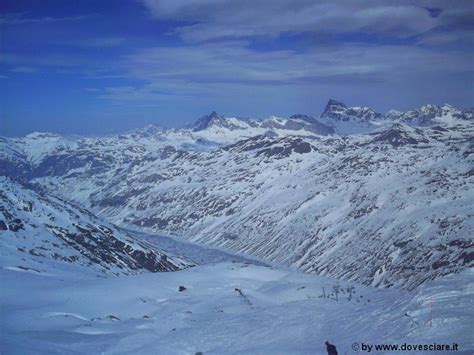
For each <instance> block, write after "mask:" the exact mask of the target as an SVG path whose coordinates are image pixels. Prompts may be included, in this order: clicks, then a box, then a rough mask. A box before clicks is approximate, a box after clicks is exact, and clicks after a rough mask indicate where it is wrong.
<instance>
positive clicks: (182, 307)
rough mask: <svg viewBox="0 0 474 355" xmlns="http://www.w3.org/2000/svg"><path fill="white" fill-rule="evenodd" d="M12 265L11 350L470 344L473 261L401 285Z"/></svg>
mask: <svg viewBox="0 0 474 355" xmlns="http://www.w3.org/2000/svg"><path fill="white" fill-rule="evenodd" d="M6 263H8V260H2V265H1V266H2V268H1V269H0V278H1V279H0V281H1V285H2V291H1V293H0V304H1V311H0V313H1V314H0V319H1V324H0V329H1V338H0V351H1V353H2V354H5V355H6V354H196V353H199V352H201V353H202V354H206V355H207V354H325V347H324V342H325V341H326V340H329V341H330V342H333V343H334V344H335V345H336V346H337V348H338V350H339V354H352V353H354V352H353V350H351V347H352V344H353V343H358V344H360V343H362V342H363V343H365V344H403V343H409V344H431V343H437V344H442V343H447V344H451V343H453V342H456V343H458V344H459V349H460V350H462V352H460V353H465V354H472V352H473V350H474V339H473V337H472V334H471V331H472V325H471V323H470V322H471V321H472V319H473V316H474V306H473V303H472V299H473V293H474V287H473V282H472V281H473V276H474V273H473V272H472V270H467V271H465V272H464V273H462V274H458V275H453V276H450V277H448V278H445V279H441V280H438V281H435V282H432V283H430V284H427V285H425V286H422V287H421V288H419V289H417V290H416V291H415V292H406V291H399V290H394V289H371V288H367V287H362V286H359V285H354V284H350V283H346V282H341V281H337V280H332V279H327V278H322V277H317V276H314V275H306V274H303V273H300V272H296V271H290V270H285V269H277V268H274V267H269V266H265V265H254V264H249V263H246V262H225V261H224V262H218V263H216V264H214V265H212V264H210V265H202V266H197V267H193V268H191V269H187V270H183V271H178V272H167V273H156V274H153V273H147V274H141V275H132V276H120V277H103V276H98V275H95V274H93V273H89V274H88V273H87V272H85V273H84V272H83V270H82V269H81V270H79V269H78V268H77V267H74V266H72V265H62V266H61V264H59V263H58V264H57V265H46V264H44V265H43V266H38V265H36V266H35V267H34V268H26V267H25V266H22V267H18V266H21V265H7V264H6ZM179 286H184V287H185V288H186V289H185V290H184V291H181V292H180V291H178V288H179ZM335 287H336V288H337V287H339V290H340V292H339V294H338V295H337V299H338V300H337V301H336V299H335V298H336V295H335V293H334V291H335ZM324 295H326V298H325V297H324ZM328 297H329V298H328ZM431 303H432V311H430V304H431ZM361 353H364V352H363V351H361ZM372 353H377V354H381V353H383V352H380V351H379V352H375V351H374V350H372ZM387 353H388V352H387ZM396 353H409V352H396ZM416 353H417V354H421V353H423V352H416ZM442 353H444V352H429V351H428V352H426V354H442Z"/></svg>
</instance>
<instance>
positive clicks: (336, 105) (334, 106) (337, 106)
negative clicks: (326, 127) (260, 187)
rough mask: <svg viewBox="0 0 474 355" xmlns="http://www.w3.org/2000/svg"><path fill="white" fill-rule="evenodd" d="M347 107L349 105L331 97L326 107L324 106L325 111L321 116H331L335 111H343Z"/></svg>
mask: <svg viewBox="0 0 474 355" xmlns="http://www.w3.org/2000/svg"><path fill="white" fill-rule="evenodd" d="M346 109H347V106H346V105H345V104H344V103H343V102H341V101H338V100H335V99H329V101H328V103H327V104H326V107H325V108H324V111H323V113H322V114H321V117H324V116H328V115H329V116H331V115H332V114H333V113H335V112H343V111H345V110H346Z"/></svg>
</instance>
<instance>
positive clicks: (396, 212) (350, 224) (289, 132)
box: [0, 99, 474, 290]
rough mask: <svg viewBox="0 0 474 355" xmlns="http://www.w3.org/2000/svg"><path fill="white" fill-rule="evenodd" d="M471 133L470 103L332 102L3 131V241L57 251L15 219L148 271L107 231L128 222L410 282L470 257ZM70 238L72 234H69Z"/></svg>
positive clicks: (358, 276)
mask: <svg viewBox="0 0 474 355" xmlns="http://www.w3.org/2000/svg"><path fill="white" fill-rule="evenodd" d="M473 137H474V121H473V111H472V110H464V111H463V110H459V109H456V108H454V107H452V106H449V105H444V106H436V105H426V106H423V107H421V108H419V109H416V110H413V111H408V112H396V111H390V112H388V113H387V114H381V113H377V112H375V111H374V110H372V109H370V108H367V107H347V106H346V105H344V104H343V103H341V102H338V101H336V100H333V99H331V100H329V102H328V104H327V105H326V108H325V109H324V111H323V113H322V114H321V115H320V117H312V116H308V115H303V114H295V115H292V116H290V117H288V118H280V117H274V116H272V117H270V118H267V119H252V118H236V117H224V116H222V115H220V114H218V113H216V112H212V113H211V114H209V115H207V116H204V117H202V118H200V119H199V120H198V121H197V122H196V123H195V124H194V125H193V126H192V127H189V128H184V129H170V130H164V129H161V128H159V127H154V126H150V127H146V128H144V129H141V130H140V129H138V130H135V131H132V132H129V133H126V134H121V135H110V136H103V137H83V138H74V139H72V138H68V137H64V136H60V135H56V134H51V133H32V134H29V135H27V136H25V137H20V138H5V137H4V138H1V139H0V145H1V150H0V167H1V171H0V173H1V175H4V176H6V177H8V178H3V179H2V194H3V195H2V196H3V200H2V201H3V202H2V203H3V205H2V206H3V207H2V208H3V210H2V211H3V214H4V217H3V222H2V223H3V225H5V226H6V227H7V229H8V232H9V233H10V234H11V235H15V236H20V237H21V238H17V239H12V240H17V241H15V242H12V243H13V244H12V245H16V244H18V248H22V249H24V250H26V252H29V250H35V253H41V252H38V248H39V247H41V248H46V249H48V250H47V251H45V250H43V252H42V254H48V257H50V256H51V255H54V254H55V253H56V254H59V255H60V256H61V257H58V258H59V259H61V258H63V259H64V258H67V257H69V254H67V255H66V254H62V253H63V252H59V251H57V250H56V249H55V248H56V247H55V246H54V245H53V243H56V244H57V241H54V242H53V239H51V240H49V241H48V242H45V243H40V245H39V246H36V247H31V246H29V244H28V243H29V242H28V243H27V242H26V240H27V239H28V238H30V237H28V236H27V235H31V233H30V229H31V230H34V229H35V228H42V229H46V230H48V233H49V235H50V236H51V238H55V240H56V239H57V238H59V242H60V243H62V244H64V243H65V244H64V248H65V247H66V246H67V248H68V249H67V250H68V251H71V253H75V254H74V255H76V256H77V257H78V258H79V259H78V260H81V261H80V262H81V263H88V262H90V260H93V259H91V258H94V256H91V255H92V254H93V253H99V251H97V250H95V251H91V250H90V248H88V247H87V245H89V244H91V243H96V244H97V241H98V240H101V239H103V238H109V237H110V238H111V239H110V240H111V241H110V243H113V244H116V245H119V244H120V242H116V241H115V239H114V238H116V240H118V241H121V243H125V244H123V245H122V244H120V248H119V249H120V250H117V253H118V254H121V253H122V252H123V250H129V251H130V252H126V253H125V252H124V253H123V255H122V256H120V257H114V258H112V259H113V260H111V262H110V265H102V266H101V267H102V268H104V269H107V268H109V269H110V270H115V271H113V272H118V270H117V267H118V265H122V266H123V265H128V266H126V267H125V266H124V270H130V271H133V270H135V269H147V267H146V265H145V264H143V263H140V262H139V260H136V258H135V259H134V258H133V253H134V250H135V249H136V248H138V249H139V250H142V249H143V248H144V247H143V246H141V244H137V243H138V242H137V241H136V240H135V239H133V238H135V237H132V236H126V234H125V235H124V234H121V233H125V232H123V231H122V232H120V231H121V229H120V228H132V229H138V230H142V231H147V232H153V233H160V234H165V235H170V236H174V237H176V238H182V239H186V240H189V241H193V242H199V243H202V244H207V245H212V246H218V247H223V248H226V249H229V250H232V251H235V252H238V253H241V254H245V255H251V256H254V257H258V258H260V259H262V260H265V261H267V262H272V263H277V264H281V265H287V266H291V267H293V268H297V269H300V270H303V271H305V272H309V273H316V274H318V275H323V276H330V277H335V278H340V279H346V280H350V281H356V282H358V283H361V284H364V285H370V286H376V287H399V288H405V289H409V290H411V289H414V288H416V287H418V286H420V285H422V284H423V283H425V282H427V281H429V280H433V279H436V278H439V277H441V276H445V275H448V274H452V273H458V272H460V271H462V270H464V269H466V268H470V267H472V265H473V263H474V249H473V242H472V235H473V230H474V229H473V224H474V222H473V220H474V219H473V214H474V208H473V206H474V189H473V182H474V181H473V174H474V168H473V157H472V153H473ZM5 191H6V192H5ZM12 196H20V198H17V200H15V198H14V197H12ZM45 199H46V200H45ZM19 200H21V201H23V200H25V201H30V200H31V201H33V200H34V201H41V202H33V205H38V204H39V205H40V206H43V205H44V204H47V205H48V206H49V205H51V206H56V207H54V208H56V210H55V211H56V212H55V213H56V214H57V216H56V217H55V220H56V221H58V220H60V218H59V216H60V215H61V214H68V213H69V212H70V211H71V207H66V206H80V208H81V209H83V210H84V211H90V212H84V213H83V214H84V215H82V214H80V213H79V212H78V213H79V217H77V216H76V217H74V218H72V217H71V218H69V217H68V222H67V223H66V225H64V224H59V223H55V221H54V220H51V218H49V217H48V218H49V219H47V218H46V217H45V215H46V216H47V215H48V212H47V210H49V209H50V208H51V207H48V209H47V208H46V207H44V208H43V207H41V208H40V209H38V210H37V211H38V212H37V213H38V214H39V215H41V221H42V222H38V220H36V219H35V218H39V217H38V216H36V217H35V216H34V215H31V213H32V212H31V211H30V212H28V211H23V210H18V208H17V207H15V206H19V205H21V204H19V202H18V201H19ZM45 201H46V202H45ZM64 204H66V205H64ZM57 206H60V207H57ZM78 208H79V207H78ZM6 211H7V213H6ZM12 211H13V212H12ZM68 211H69V212H68ZM25 213H26V215H25ZM81 213H82V212H81ZM53 215H54V214H53ZM91 216H94V217H91ZM95 216H97V217H95ZM33 217H34V218H33ZM77 218H79V219H78V220H77ZM95 218H97V219H98V220H100V221H101V222H100V223H99V222H94V221H96V220H95ZM91 219H92V221H91ZM15 220H20V221H21V223H19V224H22V225H24V226H28V228H29V229H28V233H27V234H21V233H23V231H22V229H21V228H19V229H18V230H17V231H12V230H11V229H10V225H13V226H14V225H15V223H16V222H12V221H15ZM12 223H13V224H12ZM17 224H18V223H17ZM97 224H100V225H101V226H104V228H105V229H103V228H102V227H100V228H99V227H97ZM0 226H2V224H1V223H0ZM78 226H79V227H78ZM115 226H119V227H115ZM13 228H14V229H16V228H17V227H15V226H14V227H13ZM24 228H26V227H24ZM61 228H62V229H61ZM81 228H82V229H81ZM115 228H117V229H115ZM83 229H85V230H83ZM63 230H65V231H66V232H64V233H63ZM15 233H16V234H15ZM18 233H20V234H18ZM25 233H26V232H25ZM107 233H109V234H107ZM67 235H73V236H74V237H67ZM77 235H80V237H77ZM112 235H113V237H112ZM107 236H109V237H107ZM71 238H72V239H71ZM76 238H79V239H78V240H84V243H79V244H81V245H78V243H76V242H74V243H71V240H75V239H76ZM129 238H132V239H129ZM12 240H9V241H10V242H11V241H12ZM20 241H21V242H20ZM3 243H6V242H5V241H3ZM24 243H27V244H28V246H26V245H23V244H24ZM66 244H67V245H66ZM73 244H74V245H73ZM51 245H52V246H51ZM64 248H63V247H61V249H64ZM107 248H109V246H108V245H107ZM140 248H142V249H140ZM150 248H151V247H150ZM13 249H14V248H13V247H11V250H13ZM39 250H42V249H39ZM64 250H66V249H64ZM150 250H152V249H150ZM22 253H23V251H22ZM78 253H79V254H80V255H79V254H78ZM88 253H92V254H90V255H89V254H88ZM153 253H154V254H153V257H152V259H153V262H154V263H155V264H153V265H155V266H154V267H152V269H153V268H155V269H159V268H164V269H167V268H169V269H173V268H183V267H188V266H190V265H191V264H192V263H190V262H187V261H185V260H181V259H180V258H179V256H173V255H169V256H167V259H166V260H167V261H168V262H169V263H170V264H167V265H166V266H163V267H162V266H158V265H159V260H161V254H163V251H160V250H155V251H153ZM30 254H31V253H30ZM125 254H126V255H125ZM99 259H101V258H100V257H99ZM98 264H100V263H98ZM148 269H149V268H148Z"/></svg>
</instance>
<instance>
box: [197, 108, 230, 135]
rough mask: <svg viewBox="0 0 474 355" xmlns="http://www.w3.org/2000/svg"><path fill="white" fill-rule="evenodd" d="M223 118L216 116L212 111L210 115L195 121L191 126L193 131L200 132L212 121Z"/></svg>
mask: <svg viewBox="0 0 474 355" xmlns="http://www.w3.org/2000/svg"><path fill="white" fill-rule="evenodd" d="M223 118H224V117H223V116H221V115H220V114H218V113H217V112H216V111H212V112H211V113H210V114H208V115H205V116H202V117H201V118H200V119H198V120H197V121H196V123H195V124H194V126H193V131H195V132H197V131H202V130H203V129H206V128H207V127H209V126H210V125H211V124H212V123H213V122H214V121H216V120H220V119H223Z"/></svg>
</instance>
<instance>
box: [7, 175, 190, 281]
mask: <svg viewBox="0 0 474 355" xmlns="http://www.w3.org/2000/svg"><path fill="white" fill-rule="evenodd" d="M0 185H1V190H0V212H1V215H0V230H2V239H1V244H2V257H4V258H8V259H12V261H16V262H18V263H19V264H21V263H22V261H21V260H22V259H24V258H26V257H27V258H33V259H35V260H36V261H37V262H39V263H42V262H45V261H46V260H48V259H49V260H51V259H54V260H57V261H62V262H68V263H74V264H78V265H82V266H88V267H91V268H94V269H97V270H100V271H102V272H104V273H109V274H115V275H118V274H131V273H137V272H143V271H150V272H160V271H175V270H179V269H182V268H186V267H189V266H191V264H190V263H188V262H185V261H184V260H182V259H180V258H178V257H174V256H172V255H167V254H165V253H163V252H161V251H160V250H157V249H156V248H154V247H153V246H151V245H150V244H148V243H145V242H142V241H139V240H137V239H135V238H133V237H131V236H129V235H127V234H126V233H125V232H123V231H122V230H119V229H118V228H116V227H115V226H113V225H111V224H110V223H106V222H103V221H101V220H99V219H98V218H97V217H95V216H94V215H92V214H91V213H90V212H88V211H86V210H84V209H82V208H79V207H76V206H72V205H69V204H68V203H66V202H64V201H62V200H60V199H57V198H47V197H44V196H40V195H38V194H36V193H35V192H33V191H31V190H29V189H26V188H24V187H23V186H21V185H19V184H17V183H15V182H12V181H10V180H9V179H6V178H3V177H2V178H0Z"/></svg>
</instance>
